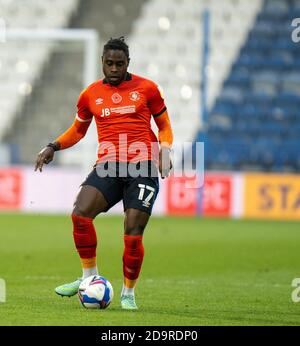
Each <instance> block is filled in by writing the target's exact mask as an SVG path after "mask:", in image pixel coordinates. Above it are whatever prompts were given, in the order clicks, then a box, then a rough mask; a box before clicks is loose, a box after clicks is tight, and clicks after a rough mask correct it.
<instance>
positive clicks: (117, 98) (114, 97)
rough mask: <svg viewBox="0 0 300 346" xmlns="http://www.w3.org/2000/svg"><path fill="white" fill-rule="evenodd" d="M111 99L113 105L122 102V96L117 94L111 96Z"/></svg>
mask: <svg viewBox="0 0 300 346" xmlns="http://www.w3.org/2000/svg"><path fill="white" fill-rule="evenodd" d="M111 99H112V102H113V103H120V102H121V101H122V96H121V95H120V94H118V93H114V94H113V95H112V96H111Z"/></svg>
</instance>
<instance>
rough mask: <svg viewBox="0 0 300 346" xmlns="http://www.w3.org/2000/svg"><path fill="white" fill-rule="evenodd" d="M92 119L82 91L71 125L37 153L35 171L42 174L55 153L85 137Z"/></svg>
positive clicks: (85, 96)
mask: <svg viewBox="0 0 300 346" xmlns="http://www.w3.org/2000/svg"><path fill="white" fill-rule="evenodd" d="M92 119H93V115H92V114H91V112H90V111H89V109H88V102H87V95H86V92H85V90H84V91H83V92H82V93H81V94H80V96H79V99H78V103H77V114H76V117H75V120H74V122H73V124H72V125H71V126H70V127H69V128H68V129H67V131H65V132H64V133H63V134H62V135H60V136H59V137H58V138H56V140H55V141H54V142H52V143H50V144H48V145H47V146H46V147H45V148H43V149H42V150H41V151H40V152H39V154H38V157H37V160H36V163H35V171H37V170H39V171H40V172H42V169H43V165H44V164H48V163H50V162H51V161H52V160H53V158H54V153H55V151H58V150H62V149H67V148H70V147H72V146H73V145H75V144H76V143H78V142H79V141H80V140H81V139H82V138H83V137H84V136H85V134H86V132H87V130H88V128H89V126H90V124H91V122H92Z"/></svg>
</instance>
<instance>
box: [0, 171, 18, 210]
mask: <svg viewBox="0 0 300 346" xmlns="http://www.w3.org/2000/svg"><path fill="white" fill-rule="evenodd" d="M21 190H22V173H21V170H18V169H10V168H8V169H0V210H1V209H2V210H18V209H20V208H21Z"/></svg>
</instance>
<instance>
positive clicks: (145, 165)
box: [81, 161, 159, 215]
mask: <svg viewBox="0 0 300 346" xmlns="http://www.w3.org/2000/svg"><path fill="white" fill-rule="evenodd" d="M83 185H90V186H94V187H95V188H97V189H98V190H99V191H100V192H102V194H103V196H104V198H105V199H106V201H107V203H108V208H107V209H106V210H105V211H108V210H109V209H110V208H111V207H113V206H114V205H115V204H117V203H118V202H119V201H121V200H123V208H124V211H126V210H127V209H129V208H134V209H138V210H141V211H144V212H146V213H148V214H149V215H151V212H152V208H153V205H154V202H155V199H156V197H157V194H158V191H159V180H158V171H157V168H156V166H155V164H154V163H153V162H152V161H141V162H139V163H138V164H132V163H129V164H128V163H120V162H106V163H101V164H97V165H96V166H95V168H94V169H93V170H92V172H91V173H90V174H89V175H88V177H87V178H86V180H85V181H84V182H83V183H82V184H81V186H83Z"/></svg>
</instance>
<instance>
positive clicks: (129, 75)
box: [103, 72, 132, 84]
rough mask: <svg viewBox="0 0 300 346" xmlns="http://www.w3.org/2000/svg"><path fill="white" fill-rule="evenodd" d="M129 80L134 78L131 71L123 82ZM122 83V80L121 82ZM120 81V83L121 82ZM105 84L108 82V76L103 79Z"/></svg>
mask: <svg viewBox="0 0 300 346" xmlns="http://www.w3.org/2000/svg"><path fill="white" fill-rule="evenodd" d="M129 80H132V75H131V73H129V72H127V73H126V77H125V79H124V81H123V82H125V81H126V82H127V81H129ZM121 83H122V82H121ZM121 83H120V84H121ZM103 84H108V80H107V79H106V78H104V79H103Z"/></svg>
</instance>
